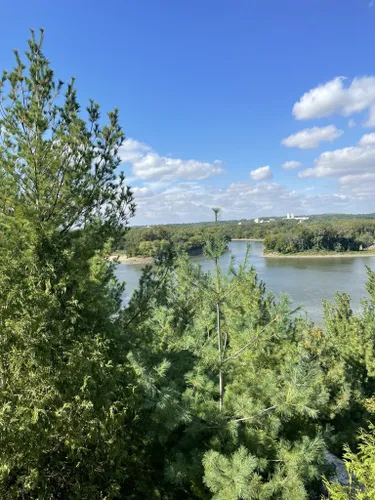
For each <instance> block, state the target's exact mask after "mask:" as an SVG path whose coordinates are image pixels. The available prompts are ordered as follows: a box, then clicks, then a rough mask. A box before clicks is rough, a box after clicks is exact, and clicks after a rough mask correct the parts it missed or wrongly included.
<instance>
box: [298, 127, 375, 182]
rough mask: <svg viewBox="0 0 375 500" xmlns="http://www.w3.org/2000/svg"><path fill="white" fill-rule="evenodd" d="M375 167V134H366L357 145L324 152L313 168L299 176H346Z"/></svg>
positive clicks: (370, 170) (367, 171)
mask: <svg viewBox="0 0 375 500" xmlns="http://www.w3.org/2000/svg"><path fill="white" fill-rule="evenodd" d="M374 167H375V134H365V135H364V136H362V138H361V139H360V141H359V143H358V145H357V146H351V147H347V148H343V149H336V150H334V151H326V152H325V153H322V154H321V155H320V156H319V157H318V158H317V159H316V160H315V166H314V167H313V168H308V169H306V170H302V172H299V174H298V176H299V177H344V176H349V175H362V174H366V173H372V171H373V170H374Z"/></svg>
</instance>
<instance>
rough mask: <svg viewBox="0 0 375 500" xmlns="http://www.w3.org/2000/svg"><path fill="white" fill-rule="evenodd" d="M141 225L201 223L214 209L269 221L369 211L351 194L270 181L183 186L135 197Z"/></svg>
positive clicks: (232, 215) (235, 216)
mask: <svg viewBox="0 0 375 500" xmlns="http://www.w3.org/2000/svg"><path fill="white" fill-rule="evenodd" d="M135 200H136V203H137V215H136V219H135V223H137V224H157V223H167V222H169V223H170V222H199V221H203V220H212V210H211V207H216V206H217V207H220V208H221V209H222V212H223V218H225V219H241V218H248V219H249V218H254V217H258V216H260V217H266V216H271V215H285V214H286V213H288V212H289V213H290V212H293V213H295V214H301V215H302V214H311V213H327V212H335V211H336V212H337V211H347V212H353V211H358V210H363V211H365V210H366V208H365V207H366V203H365V202H363V205H358V200H357V199H355V198H353V197H352V196H351V195H350V193H346V192H345V190H344V192H339V193H334V194H326V195H317V194H315V195H314V194H312V193H306V192H305V193H301V192H298V191H295V190H287V189H286V188H285V187H284V186H282V185H280V184H278V183H275V182H272V181H271V182H269V181H261V182H257V183H256V184H254V183H251V182H234V183H232V184H230V185H229V186H227V187H226V188H219V187H213V186H203V185H201V184H199V183H197V182H181V183H179V184H177V185H174V186H171V187H168V188H166V189H162V190H160V191H153V190H152V189H150V190H148V191H142V196H141V197H138V194H137V193H136V195H135Z"/></svg>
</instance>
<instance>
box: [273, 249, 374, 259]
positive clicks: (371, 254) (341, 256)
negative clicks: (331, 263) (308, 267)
mask: <svg viewBox="0 0 375 500" xmlns="http://www.w3.org/2000/svg"><path fill="white" fill-rule="evenodd" d="M263 257H265V258H266V259H345V258H352V257H375V251H373V250H369V251H366V250H362V251H358V252H332V253H323V252H316V253H307V252H306V253H304V252H301V253H293V254H282V253H263Z"/></svg>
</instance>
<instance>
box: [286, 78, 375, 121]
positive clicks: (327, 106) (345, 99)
mask: <svg viewBox="0 0 375 500" xmlns="http://www.w3.org/2000/svg"><path fill="white" fill-rule="evenodd" d="M345 81H346V78H345V77H342V76H339V77H336V78H334V79H333V80H330V81H329V82H327V83H324V84H323V85H319V86H318V87H315V88H313V89H311V90H309V91H308V92H306V93H305V94H304V95H303V96H302V97H301V99H300V100H299V101H298V102H296V103H295V104H294V106H293V115H294V116H295V117H296V118H297V120H311V119H313V118H323V117H326V116H330V115H332V114H334V113H337V114H340V115H343V116H350V115H352V114H354V113H358V112H360V111H363V110H365V109H366V108H370V107H371V112H370V117H369V119H368V121H367V122H366V123H365V126H374V125H375V110H374V107H373V106H374V105H375V77H373V76H364V77H362V78H354V79H353V80H352V82H351V83H350V85H348V86H345V85H344V83H345ZM372 123H373V124H372Z"/></svg>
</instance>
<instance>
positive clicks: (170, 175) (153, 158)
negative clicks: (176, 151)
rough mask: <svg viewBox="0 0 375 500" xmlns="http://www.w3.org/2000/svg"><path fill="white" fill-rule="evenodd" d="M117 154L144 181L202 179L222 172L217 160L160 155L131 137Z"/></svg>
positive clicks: (136, 176)
mask: <svg viewBox="0 0 375 500" xmlns="http://www.w3.org/2000/svg"><path fill="white" fill-rule="evenodd" d="M119 155H120V158H121V160H122V161H123V162H124V163H131V164H132V174H133V176H134V177H135V178H137V179H141V180H144V181H156V182H171V181H175V180H183V179H185V180H202V179H207V178H208V177H211V176H213V175H218V174H221V173H223V172H224V169H223V167H222V163H221V162H220V161H219V160H215V161H214V162H212V163H209V162H202V161H198V160H182V159H180V158H170V157H168V156H160V155H159V154H157V153H155V152H154V151H152V149H151V148H150V146H148V145H147V144H144V143H142V142H139V141H135V140H133V139H126V141H125V142H124V145H123V146H122V147H121V148H120V151H119Z"/></svg>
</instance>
